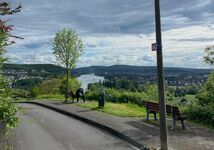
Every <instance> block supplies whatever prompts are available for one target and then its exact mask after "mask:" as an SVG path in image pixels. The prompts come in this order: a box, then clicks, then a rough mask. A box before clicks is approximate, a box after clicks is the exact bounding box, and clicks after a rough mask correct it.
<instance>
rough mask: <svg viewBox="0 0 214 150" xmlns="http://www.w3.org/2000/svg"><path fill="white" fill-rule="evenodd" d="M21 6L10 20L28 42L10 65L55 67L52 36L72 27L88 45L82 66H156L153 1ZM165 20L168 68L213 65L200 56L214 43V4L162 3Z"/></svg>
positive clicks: (33, 1) (15, 49) (74, 0)
mask: <svg viewBox="0 0 214 150" xmlns="http://www.w3.org/2000/svg"><path fill="white" fill-rule="evenodd" d="M20 2H21V3H22V6H23V9H22V12H21V13H18V14H16V15H12V16H8V17H9V21H10V23H11V24H14V25H15V30H14V32H13V33H14V34H15V35H19V36H22V37H24V38H25V39H24V40H17V44H15V45H13V46H11V47H9V48H8V54H7V56H8V57H10V58H11V62H15V63H16V62H17V63H54V62H55V60H54V56H53V55H52V41H53V37H54V35H55V33H56V32H57V31H59V30H60V29H61V28H63V27H70V28H73V29H75V30H76V31H77V32H78V33H79V36H80V37H81V38H82V39H83V41H84V44H85V54H84V55H83V56H82V57H81V59H80V60H79V62H78V64H77V66H88V65H112V64H131V65H155V64H156V62H155V60H156V59H155V57H156V54H155V52H152V51H151V43H154V42H155V34H154V32H155V28H154V27H155V25H154V3H153V1H148V0H134V1H133V0H117V1H115V0H93V1H88V0H61V1H58V0H45V1H42V0H18V1H17V4H18V3H20ZM175 5H176V7H175ZM161 17H162V30H163V48H164V49H163V50H164V56H165V62H164V63H165V66H176V65H178V66H182V67H195V66H196V67H208V66H207V65H205V64H203V63H202V59H201V56H202V55H203V49H204V48H205V47H206V46H207V45H210V44H214V43H213V42H214V38H213V35H214V25H213V24H214V19H213V18H214V9H213V0H189V1H186V0H173V1H171V0H163V1H161ZM136 35H140V37H139V36H136ZM141 37H143V38H141ZM175 54H176V55H175ZM195 54H197V56H196V55H195ZM193 56H194V57H193ZM183 58H192V59H193V60H194V59H197V61H191V60H190V59H183ZM194 63H196V64H197V65H194Z"/></svg>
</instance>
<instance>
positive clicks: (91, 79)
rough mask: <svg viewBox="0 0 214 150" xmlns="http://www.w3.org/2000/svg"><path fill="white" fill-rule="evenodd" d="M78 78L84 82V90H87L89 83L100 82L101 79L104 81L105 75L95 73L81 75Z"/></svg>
mask: <svg viewBox="0 0 214 150" xmlns="http://www.w3.org/2000/svg"><path fill="white" fill-rule="evenodd" d="M77 80H78V81H80V82H81V83H82V86H81V87H82V88H84V90H86V89H87V87H88V84H90V83H96V82H99V81H100V80H101V81H103V80H104V77H102V76H96V75H95V74H86V75H81V76H79V77H78V78H77Z"/></svg>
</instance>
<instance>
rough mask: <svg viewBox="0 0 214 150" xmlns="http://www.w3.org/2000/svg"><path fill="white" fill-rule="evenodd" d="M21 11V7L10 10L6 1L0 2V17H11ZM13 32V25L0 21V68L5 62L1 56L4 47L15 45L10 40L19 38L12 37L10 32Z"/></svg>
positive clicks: (9, 5)
mask: <svg viewBox="0 0 214 150" xmlns="http://www.w3.org/2000/svg"><path fill="white" fill-rule="evenodd" d="M20 11H21V5H19V6H17V7H15V8H12V7H11V4H10V3H9V2H7V1H3V2H0V15H1V16H3V15H13V14H14V13H17V12H20ZM11 30H13V25H7V22H6V21H4V20H2V19H0V67H2V64H3V62H4V61H5V60H6V59H5V58H4V57H3V55H4V53H5V47H6V46H8V45H10V44H13V43H15V42H14V41H10V38H11V37H13V38H19V39H22V38H21V37H18V36H14V35H12V34H11V33H10V32H11Z"/></svg>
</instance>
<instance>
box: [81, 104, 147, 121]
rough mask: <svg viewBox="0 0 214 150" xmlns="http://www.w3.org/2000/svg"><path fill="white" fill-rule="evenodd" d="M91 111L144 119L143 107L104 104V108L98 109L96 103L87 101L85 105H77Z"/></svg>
mask: <svg viewBox="0 0 214 150" xmlns="http://www.w3.org/2000/svg"><path fill="white" fill-rule="evenodd" d="M77 105H78V106H81V107H85V108H88V109H91V110H98V111H101V112H104V113H108V114H112V115H115V116H120V117H145V116H146V109H145V107H140V106H138V105H134V104H127V103H110V102H106V103H105V107H104V108H98V102H97V101H88V102H87V103H82V104H77Z"/></svg>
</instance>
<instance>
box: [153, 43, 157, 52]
mask: <svg viewBox="0 0 214 150" xmlns="http://www.w3.org/2000/svg"><path fill="white" fill-rule="evenodd" d="M152 51H157V43H152Z"/></svg>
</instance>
